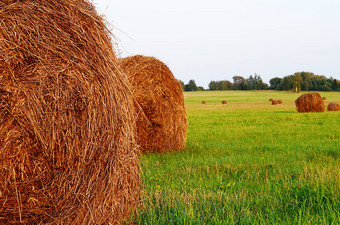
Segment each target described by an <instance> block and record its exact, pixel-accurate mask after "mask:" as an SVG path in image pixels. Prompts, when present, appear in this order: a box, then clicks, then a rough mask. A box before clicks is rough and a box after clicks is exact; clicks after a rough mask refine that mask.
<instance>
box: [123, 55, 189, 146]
mask: <svg viewBox="0 0 340 225" xmlns="http://www.w3.org/2000/svg"><path fill="white" fill-rule="evenodd" d="M119 64H120V66H121V68H122V70H123V71H124V73H125V74H126V75H127V77H128V78H129V81H130V82H131V84H132V86H133V88H134V96H135V98H136V101H137V104H138V105H139V106H140V107H141V109H142V110H141V113H140V115H139V116H138V119H137V134H138V143H139V144H140V146H141V148H142V151H143V152H150V151H156V152H161V151H168V150H178V149H181V148H183V147H184V145H185V139H186V131H187V119H186V112H185V107H184V96H183V91H182V88H181V85H180V84H179V83H178V81H177V80H176V79H175V77H174V76H173V74H172V73H171V71H170V69H169V68H168V67H167V66H166V65H165V64H164V63H163V62H161V61H159V60H158V59H155V58H153V57H147V56H142V55H137V56H132V57H128V58H124V59H121V60H120V62H119ZM137 108H138V107H137Z"/></svg>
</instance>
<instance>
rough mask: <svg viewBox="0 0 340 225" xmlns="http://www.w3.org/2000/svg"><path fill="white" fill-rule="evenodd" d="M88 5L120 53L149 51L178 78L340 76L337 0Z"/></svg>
mask: <svg viewBox="0 0 340 225" xmlns="http://www.w3.org/2000/svg"><path fill="white" fill-rule="evenodd" d="M93 2H94V5H95V6H96V7H97V10H98V12H99V13H100V14H104V15H105V17H106V20H107V21H108V22H109V23H110V24H111V26H112V27H113V33H114V35H115V36H116V38H117V39H118V43H119V49H120V50H121V56H122V57H126V56H131V55H136V54H142V55H146V56H154V57H156V58H158V59H160V60H161V61H163V62H164V63H165V64H167V65H168V66H169V68H170V69H171V70H172V72H173V74H174V76H175V77H176V78H177V79H180V80H182V81H184V83H187V82H188V81H189V80H190V79H194V80H195V81H196V84H197V85H199V86H203V87H205V88H207V87H208V84H209V82H210V81H211V80H230V81H232V77H233V76H235V75H240V76H243V77H245V78H248V77H249V75H254V74H255V73H256V74H258V75H260V76H261V77H262V79H263V80H264V81H265V82H266V83H268V82H269V80H270V79H271V78H273V77H276V76H277V77H284V76H286V75H290V74H293V73H295V72H300V71H308V72H313V73H314V74H319V75H326V76H327V77H330V76H332V77H334V78H337V79H340V1H339V0H209V1H207V0H171V1H162V0H143V1H141V0H124V1H115V0H93Z"/></svg>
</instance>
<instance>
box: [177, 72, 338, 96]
mask: <svg viewBox="0 0 340 225" xmlns="http://www.w3.org/2000/svg"><path fill="white" fill-rule="evenodd" d="M179 82H180V84H181V86H182V89H183V91H204V88H203V87H201V86H197V85H196V82H195V80H190V81H189V82H188V83H187V84H184V82H183V81H181V80H179ZM208 90H278V91H282V90H287V91H288V90H291V91H297V92H298V91H340V80H337V79H334V78H332V77H330V78H327V77H326V76H324V75H315V74H314V73H311V72H297V73H294V74H293V75H288V76H285V77H283V78H279V77H274V78H272V79H271V80H270V81H269V85H268V84H266V83H264V82H263V80H262V78H261V76H260V75H257V74H254V76H253V75H250V76H249V77H248V78H244V77H242V76H234V77H233V82H230V81H229V80H219V81H210V83H209V89H208Z"/></svg>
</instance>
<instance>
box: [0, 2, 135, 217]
mask: <svg viewBox="0 0 340 225" xmlns="http://www.w3.org/2000/svg"><path fill="white" fill-rule="evenodd" d="M0 21H1V26H0V224H11V223H15V224H17V223H22V224H119V223H122V221H123V220H124V219H127V218H128V217H129V215H130V214H131V213H132V212H134V211H135V206H136V202H137V201H138V199H139V193H140V191H139V186H140V178H139V159H138V148H137V147H136V146H137V145H136V142H135V140H134V138H135V137H134V129H135V125H134V119H135V113H134V106H133V102H132V96H131V94H130V93H131V91H130V86H129V85H128V81H127V79H126V77H125V76H124V75H122V74H121V73H120V72H119V71H120V70H118V69H117V60H116V56H115V53H114V51H113V48H112V44H111V38H110V35H109V31H108V30H107V28H106V26H105V24H104V22H103V20H102V18H101V17H100V16H98V14H97V12H96V10H95V9H94V7H93V5H92V4H91V3H90V2H89V1H86V0H58V1H57V0H44V1H40V0H39V1H38V0H25V1H14V0H3V1H1V2H0Z"/></svg>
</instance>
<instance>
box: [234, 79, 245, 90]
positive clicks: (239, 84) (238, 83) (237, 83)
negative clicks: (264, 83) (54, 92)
mask: <svg viewBox="0 0 340 225" xmlns="http://www.w3.org/2000/svg"><path fill="white" fill-rule="evenodd" d="M233 80H234V89H235V90H245V88H246V79H244V77H241V76H233Z"/></svg>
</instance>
